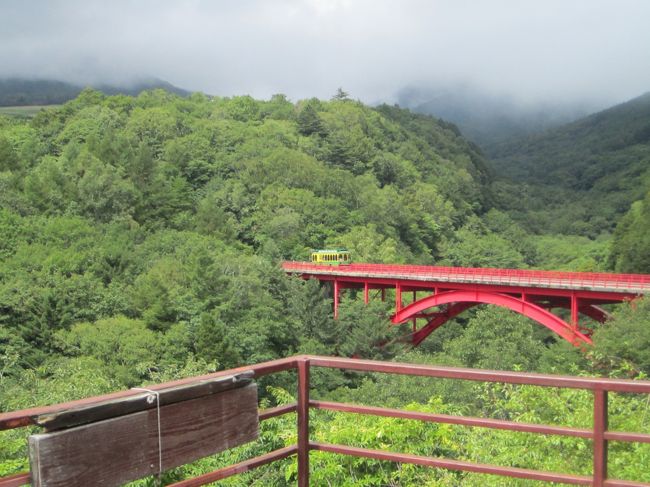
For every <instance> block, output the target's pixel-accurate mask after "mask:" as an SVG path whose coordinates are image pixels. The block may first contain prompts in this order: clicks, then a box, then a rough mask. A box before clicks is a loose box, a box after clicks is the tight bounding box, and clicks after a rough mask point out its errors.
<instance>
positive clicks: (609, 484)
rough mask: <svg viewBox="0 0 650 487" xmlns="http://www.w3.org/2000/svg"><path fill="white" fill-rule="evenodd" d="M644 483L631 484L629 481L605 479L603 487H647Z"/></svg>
mask: <svg viewBox="0 0 650 487" xmlns="http://www.w3.org/2000/svg"><path fill="white" fill-rule="evenodd" d="M648 486H650V484H648V483H646V482H632V481H631V480H617V479H605V487H648Z"/></svg>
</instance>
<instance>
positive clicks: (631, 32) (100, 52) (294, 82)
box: [0, 0, 650, 102]
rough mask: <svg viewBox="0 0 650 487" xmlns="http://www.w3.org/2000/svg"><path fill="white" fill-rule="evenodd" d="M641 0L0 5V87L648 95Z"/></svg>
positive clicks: (372, 97)
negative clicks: (431, 88) (159, 83)
mask: <svg viewBox="0 0 650 487" xmlns="http://www.w3.org/2000/svg"><path fill="white" fill-rule="evenodd" d="M649 21H650V1H646V0H609V1H605V0H543V1H542V0H535V1H532V0H528V1H526V0H484V1H479V0H474V1H470V0H444V1H442V0H438V1H433V0H430V1H425V0H401V1H383V0H355V1H352V0H349V1H347V0H302V1H299V0H277V1H275V0H266V1H263V0H257V1H254V0H250V1H245V0H244V1H234V0H233V1H228V2H226V1H215V0H213V1H200V0H186V1H185V0H175V1H165V0H142V1H127V0H111V1H103V2H100V1H90V0H67V1H56V0H54V1H52V0H50V1H45V0H42V1H36V0H0V77H4V76H33V77H53V78H59V79H66V80H69V81H78V82H89V81H96V80H97V79H103V80H107V81H111V82H115V81H122V80H128V79H129V78H134V77H142V76H155V77H159V78H162V79H165V80H167V81H170V82H171V83H173V84H175V85H178V86H180V87H183V88H187V89H191V90H202V91H205V92H207V93H211V94H216V95H232V94H246V93H248V94H251V95H253V96H255V97H260V98H265V97H268V96H269V95H270V94H273V93H285V94H287V95H289V97H290V98H292V99H294V100H295V99H299V98H303V97H309V96H318V97H325V98H328V97H329V96H331V95H332V94H333V93H334V92H335V90H336V88H337V87H339V86H342V87H343V88H344V89H345V90H346V91H348V92H350V93H351V95H352V96H353V97H355V98H360V99H362V100H364V101H368V102H373V101H377V100H380V99H384V100H386V99H387V100H390V99H391V97H392V96H393V95H394V94H395V93H396V92H397V91H399V90H400V89H401V88H403V87H404V86H406V85H420V86H428V85H441V84H448V83H455V82H469V83H472V84H474V85H477V86H479V87H481V88H483V89H487V90H490V91H494V92H502V93H509V94H513V95H515V96H517V97H519V98H521V99H523V100H540V99H552V98H556V99H557V98H560V99H569V98H572V97H582V98H584V97H587V98H592V99H606V100H611V101H621V100H624V99H627V98H630V97H633V96H636V95H639V94H641V93H643V92H645V91H648V90H650V28H649V27H648V25H649Z"/></svg>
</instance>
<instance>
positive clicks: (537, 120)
mask: <svg viewBox="0 0 650 487" xmlns="http://www.w3.org/2000/svg"><path fill="white" fill-rule="evenodd" d="M397 101H398V104H399V105H401V106H404V107H407V108H410V109H411V110H413V111H415V112H417V113H422V114H426V115H433V116H435V117H437V118H441V119H443V120H446V121H449V122H452V123H454V124H456V125H457V126H458V128H459V129H460V130H461V132H462V133H463V135H465V136H466V137H467V138H469V139H470V140H472V141H473V142H475V143H477V144H478V145H479V146H481V148H482V149H483V150H484V151H485V152H486V153H487V154H488V155H491V154H492V153H493V149H494V147H495V146H497V145H499V144H501V143H503V142H504V141H507V140H509V139H512V138H517V137H521V136H526V135H531V134H535V133H539V132H542V131H545V130H548V129H550V128H553V127H557V126H559V125H562V124H565V123H569V122H572V121H574V120H577V119H579V118H581V117H584V116H586V115H588V114H590V113H593V112H594V111H597V110H601V109H602V108H604V107H606V106H607V103H606V102H605V101H596V100H588V99H572V100H570V101H565V100H555V101H553V100H547V101H542V100H535V101H522V100H519V99H517V98H516V97H514V96H512V95H510V94H505V93H492V92H489V91H487V90H484V89H481V88H477V87H475V86H471V85H468V84H464V83H455V84H448V85H444V86H438V87H435V86H434V87H407V88H404V89H402V90H401V91H400V92H399V93H398V94H397Z"/></svg>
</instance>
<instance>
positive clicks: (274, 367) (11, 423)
mask: <svg viewBox="0 0 650 487" xmlns="http://www.w3.org/2000/svg"><path fill="white" fill-rule="evenodd" d="M296 359H297V357H288V358H283V359H278V360H272V361H269V362H263V363H261V364H255V365H245V366H243V367H238V368H236V369H229V370H221V371H219V372H214V373H212V374H206V375H202V376H198V377H190V378H187V379H181V380H177V381H172V382H164V383H162V384H153V385H151V386H148V387H149V389H151V390H154V391H157V390H160V389H166V388H169V387H177V386H182V385H187V384H191V383H194V382H198V381H201V380H208V379H214V378H217V377H223V376H227V375H233V374H239V373H242V372H247V371H253V373H254V376H255V377H261V376H264V375H268V374H273V373H276V372H282V371H284V370H290V369H294V368H295V367H296ZM138 394H142V391H136V390H133V389H130V390H127V391H119V392H114V393H111V394H104V395H102V396H95V397H88V398H85V399H79V400H77V401H70V402H65V403H61V404H54V405H52V406H43V407H36V408H30V409H23V410H20V411H12V412H9V413H2V414H0V430H6V429H12V428H20V427H22V426H29V425H31V424H35V419H36V418H37V417H38V416H40V415H42V414H49V413H54V412H57V411H62V410H65V409H71V408H77V407H81V406H88V405H90V404H94V403H98V402H102V401H107V400H112V399H118V398H122V397H129V396H133V395H138Z"/></svg>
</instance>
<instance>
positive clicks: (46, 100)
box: [0, 78, 189, 106]
mask: <svg viewBox="0 0 650 487" xmlns="http://www.w3.org/2000/svg"><path fill="white" fill-rule="evenodd" d="M87 86H90V87H92V88H94V89H96V90H98V91H101V92H103V93H104V94H106V95H117V94H123V95H130V96H137V95H138V94H139V93H141V92H143V91H145V90H153V89H157V88H159V89H163V90H166V91H169V92H171V93H175V94H177V95H180V96H186V95H188V94H189V91H186V90H184V89H182V88H178V87H176V86H174V85H172V84H171V83H168V82H167V81H164V80H161V79H158V78H136V79H133V80H131V81H125V82H122V83H102V82H97V83H91V84H81V83H79V84H77V83H69V82H66V81H60V80H55V79H36V78H34V79H30V78H5V79H0V106H26V105H56V104H60V103H65V102H66V101H69V100H72V99H74V98H76V97H77V95H79V93H81V91H82V90H83V89H84V88H85V87H87Z"/></svg>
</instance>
